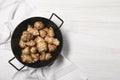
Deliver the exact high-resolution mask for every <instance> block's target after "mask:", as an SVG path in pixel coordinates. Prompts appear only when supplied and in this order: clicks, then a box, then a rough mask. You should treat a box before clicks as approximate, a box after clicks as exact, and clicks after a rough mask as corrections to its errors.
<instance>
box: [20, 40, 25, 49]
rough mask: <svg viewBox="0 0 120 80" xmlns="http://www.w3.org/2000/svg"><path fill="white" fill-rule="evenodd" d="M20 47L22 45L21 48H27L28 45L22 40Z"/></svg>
mask: <svg viewBox="0 0 120 80" xmlns="http://www.w3.org/2000/svg"><path fill="white" fill-rule="evenodd" d="M19 45H20V47H21V48H25V47H26V43H25V42H24V41H22V40H20V42H19Z"/></svg>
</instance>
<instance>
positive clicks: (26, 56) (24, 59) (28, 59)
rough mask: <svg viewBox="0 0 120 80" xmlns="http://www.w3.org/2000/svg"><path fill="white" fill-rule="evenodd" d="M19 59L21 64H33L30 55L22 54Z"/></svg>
mask: <svg viewBox="0 0 120 80" xmlns="http://www.w3.org/2000/svg"><path fill="white" fill-rule="evenodd" d="M21 59H22V61H23V62H27V63H32V62H33V59H32V57H31V56H30V55H25V54H23V55H22V56H21Z"/></svg>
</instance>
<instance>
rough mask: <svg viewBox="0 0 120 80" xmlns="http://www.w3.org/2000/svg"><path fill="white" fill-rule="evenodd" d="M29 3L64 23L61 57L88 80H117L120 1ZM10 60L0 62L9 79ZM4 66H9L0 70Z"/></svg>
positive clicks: (43, 0) (119, 76)
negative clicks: (71, 63) (62, 55)
mask: <svg viewBox="0 0 120 80" xmlns="http://www.w3.org/2000/svg"><path fill="white" fill-rule="evenodd" d="M30 2H31V4H33V5H36V6H37V8H38V9H39V10H40V11H41V13H42V14H43V15H44V16H46V17H47V18H48V17H49V16H50V15H51V13H53V12H54V13H56V14H57V15H59V16H60V17H61V18H62V19H63V20H64V21H65V23H64V25H63V26H62V28H61V31H62V33H63V37H64V47H63V52H64V55H65V56H66V57H67V58H69V59H70V60H71V61H72V62H73V63H75V64H76V65H78V66H79V67H80V69H81V71H82V72H83V73H84V74H85V75H86V76H88V80H120V38H119V37H120V0H30ZM73 45H74V46H73ZM0 52H2V51H0ZM4 53H5V52H4V51H3V52H2V53H1V54H4ZM6 55H8V56H9V55H10V54H7V53H6ZM11 57H12V56H9V57H8V58H7V59H6V57H4V56H2V58H1V59H0V60H2V59H3V63H1V62H0V67H1V69H0V71H3V74H5V73H8V74H10V75H9V76H11V73H12V72H13V71H12V70H11V71H7V70H9V69H8V68H11V69H14V68H12V67H11V66H10V65H9V64H8V63H7V60H9V58H11ZM4 60H6V61H4ZM5 66H8V67H7V68H6V69H5V70H4V69H2V67H5ZM14 71H16V70H14ZM6 75H7V74H6ZM6 78H7V77H6ZM0 79H1V80H2V79H5V76H4V75H3V76H2V75H1V76H0Z"/></svg>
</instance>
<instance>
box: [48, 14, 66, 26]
mask: <svg viewBox="0 0 120 80" xmlns="http://www.w3.org/2000/svg"><path fill="white" fill-rule="evenodd" d="M53 16H55V17H57V18H58V19H59V20H60V21H61V24H60V25H59V28H61V26H62V25H63V23H64V21H63V20H62V19H61V18H60V17H59V16H57V15H56V14H55V13H52V15H51V16H50V18H49V20H51V19H52V18H53Z"/></svg>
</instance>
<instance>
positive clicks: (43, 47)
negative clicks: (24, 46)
mask: <svg viewBox="0 0 120 80" xmlns="http://www.w3.org/2000/svg"><path fill="white" fill-rule="evenodd" d="M37 49H38V52H43V51H47V43H46V42H44V41H42V42H39V43H37Z"/></svg>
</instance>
